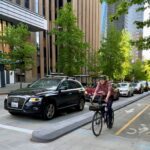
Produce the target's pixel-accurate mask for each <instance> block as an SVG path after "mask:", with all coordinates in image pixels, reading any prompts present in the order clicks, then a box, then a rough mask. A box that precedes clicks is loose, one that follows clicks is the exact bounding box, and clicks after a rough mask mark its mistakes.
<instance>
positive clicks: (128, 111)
mask: <svg viewBox="0 0 150 150" xmlns="http://www.w3.org/2000/svg"><path fill="white" fill-rule="evenodd" d="M125 112H126V113H127V114H129V113H133V112H134V108H131V109H129V110H125Z"/></svg>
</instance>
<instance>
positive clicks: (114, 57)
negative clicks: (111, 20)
mask: <svg viewBox="0 0 150 150" xmlns="http://www.w3.org/2000/svg"><path fill="white" fill-rule="evenodd" d="M130 50H131V47H130V38H129V35H128V33H127V32H126V31H122V32H120V31H117V30H116V29H115V27H113V26H112V27H111V28H110V30H109V31H108V33H107V38H106V39H104V40H103V41H102V43H101V47H100V50H99V64H100V69H101V71H102V73H103V74H105V75H107V76H109V77H110V78H111V79H124V78H125V76H126V75H127V74H128V71H129V69H130Z"/></svg>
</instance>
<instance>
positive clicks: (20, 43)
mask: <svg viewBox="0 0 150 150" xmlns="http://www.w3.org/2000/svg"><path fill="white" fill-rule="evenodd" d="M29 36H30V32H29V31H28V27H27V26H26V25H24V24H19V25H17V26H8V27H6V28H5V30H4V33H3V36H1V37H0V39H1V40H0V41H1V42H2V41H3V42H4V43H6V44H8V45H9V47H10V52H8V53H7V54H6V53H5V57H6V58H7V60H9V61H7V62H4V64H7V65H10V66H11V67H13V68H18V69H20V73H24V72H25V71H26V70H31V69H32V65H33V62H34V61H33V55H34V54H35V50H36V48H35V46H34V45H33V44H31V43H30V42H28V39H29ZM6 55H7V56H6Z"/></svg>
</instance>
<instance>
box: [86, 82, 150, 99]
mask: <svg viewBox="0 0 150 150" xmlns="http://www.w3.org/2000/svg"><path fill="white" fill-rule="evenodd" d="M111 84H112V88H113V92H112V96H113V99H114V100H118V99H119V97H120V96H127V97H130V96H133V95H134V94H135V93H139V94H141V93H143V92H145V91H148V90H150V82H146V81H140V82H132V83H130V82H120V83H111ZM95 88H96V85H95V86H91V87H87V88H86V100H87V101H89V100H90V99H91V97H92V96H93V93H94V91H95Z"/></svg>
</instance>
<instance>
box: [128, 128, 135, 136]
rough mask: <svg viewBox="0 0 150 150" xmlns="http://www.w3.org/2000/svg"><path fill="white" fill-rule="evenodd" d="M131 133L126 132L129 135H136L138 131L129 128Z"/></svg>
mask: <svg viewBox="0 0 150 150" xmlns="http://www.w3.org/2000/svg"><path fill="white" fill-rule="evenodd" d="M129 130H130V131H128V132H126V133H127V134H130V135H133V134H136V132H137V130H136V129H134V128H129Z"/></svg>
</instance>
